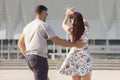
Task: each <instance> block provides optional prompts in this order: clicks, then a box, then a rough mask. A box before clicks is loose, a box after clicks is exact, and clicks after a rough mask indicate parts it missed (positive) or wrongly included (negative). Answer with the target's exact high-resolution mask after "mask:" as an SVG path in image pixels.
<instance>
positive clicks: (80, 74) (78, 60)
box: [59, 8, 93, 80]
mask: <svg viewBox="0 0 120 80" xmlns="http://www.w3.org/2000/svg"><path fill="white" fill-rule="evenodd" d="M69 19H70V21H71V23H72V27H69V26H68V25H67V23H68V20H69ZM63 29H64V30H65V31H66V33H68V34H69V35H70V36H71V40H72V42H76V41H78V40H80V41H83V42H84V43H86V45H85V46H84V47H83V48H74V47H72V48H71V50H70V52H69V54H68V55H67V57H66V59H65V61H64V62H63V64H62V66H61V68H60V70H59V72H60V73H61V74H65V75H70V76H72V79H73V80H90V79H91V71H92V68H93V62H92V61H93V59H92V57H91V56H90V53H89V50H88V30H89V25H88V23H87V21H86V20H85V19H83V17H82V15H81V14H80V13H79V12H74V8H71V9H69V10H68V11H67V12H66V17H65V19H64V21H63Z"/></svg>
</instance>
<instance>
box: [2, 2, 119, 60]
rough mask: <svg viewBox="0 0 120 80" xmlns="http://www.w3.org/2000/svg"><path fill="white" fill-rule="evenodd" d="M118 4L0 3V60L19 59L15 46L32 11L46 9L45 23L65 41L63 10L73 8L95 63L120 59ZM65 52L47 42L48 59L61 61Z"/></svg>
mask: <svg viewBox="0 0 120 80" xmlns="http://www.w3.org/2000/svg"><path fill="white" fill-rule="evenodd" d="M119 3H120V0H76V1H73V0H71V1H67V0H0V59H23V58H24V57H23V56H22V54H21V53H20V51H19V48H18V46H17V42H18V39H19V36H20V34H21V33H22V30H23V28H24V27H25V25H26V24H28V23H29V22H30V21H32V20H34V18H35V7H36V6H37V5H39V4H42V5H46V6H47V7H48V14H49V15H48V19H47V23H48V24H49V25H51V26H52V28H53V30H54V31H55V33H56V34H57V35H58V36H59V37H61V38H63V39H66V40H70V38H69V36H68V35H67V34H66V33H65V32H64V30H63V29H62V26H61V24H62V20H63V19H64V16H65V11H66V8H67V7H75V8H76V10H77V11H79V12H81V13H82V14H83V17H85V18H86V19H87V20H88V23H89V25H90V35H89V38H90V40H89V48H90V52H91V54H92V56H93V57H94V58H95V59H120V4H119ZM68 51H69V48H65V47H61V46H58V45H56V44H55V43H52V42H51V41H50V40H48V52H49V53H50V55H49V58H60V57H61V56H63V57H64V55H66V53H68Z"/></svg>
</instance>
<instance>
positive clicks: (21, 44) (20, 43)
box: [18, 35, 26, 56]
mask: <svg viewBox="0 0 120 80" xmlns="http://www.w3.org/2000/svg"><path fill="white" fill-rule="evenodd" d="M18 47H19V48H20V51H21V53H22V54H23V55H24V56H26V53H25V51H26V47H25V42H24V36H23V35H21V36H20V39H19V41H18Z"/></svg>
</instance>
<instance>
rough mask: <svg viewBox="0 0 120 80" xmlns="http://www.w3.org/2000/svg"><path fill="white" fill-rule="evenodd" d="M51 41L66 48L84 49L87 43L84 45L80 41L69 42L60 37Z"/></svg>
mask: <svg viewBox="0 0 120 80" xmlns="http://www.w3.org/2000/svg"><path fill="white" fill-rule="evenodd" d="M50 40H51V41H53V42H55V43H56V44H58V45H61V46H65V47H76V48H82V47H83V46H84V45H85V43H82V42H80V41H77V42H75V43H71V42H68V41H66V40H63V39H60V38H59V37H54V38H51V39H50Z"/></svg>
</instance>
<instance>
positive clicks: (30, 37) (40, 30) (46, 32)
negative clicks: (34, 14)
mask: <svg viewBox="0 0 120 80" xmlns="http://www.w3.org/2000/svg"><path fill="white" fill-rule="evenodd" d="M22 34H23V36H24V40H25V47H26V54H27V55H28V54H35V55H39V56H42V57H45V58H47V53H48V52H47V40H48V39H51V38H53V37H56V34H55V33H54V31H53V30H52V28H51V27H50V26H48V25H47V24H46V23H45V22H43V21H41V20H39V19H35V20H34V21H32V22H30V23H29V24H28V25H27V26H26V27H25V28H24V29H23V33H22Z"/></svg>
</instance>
